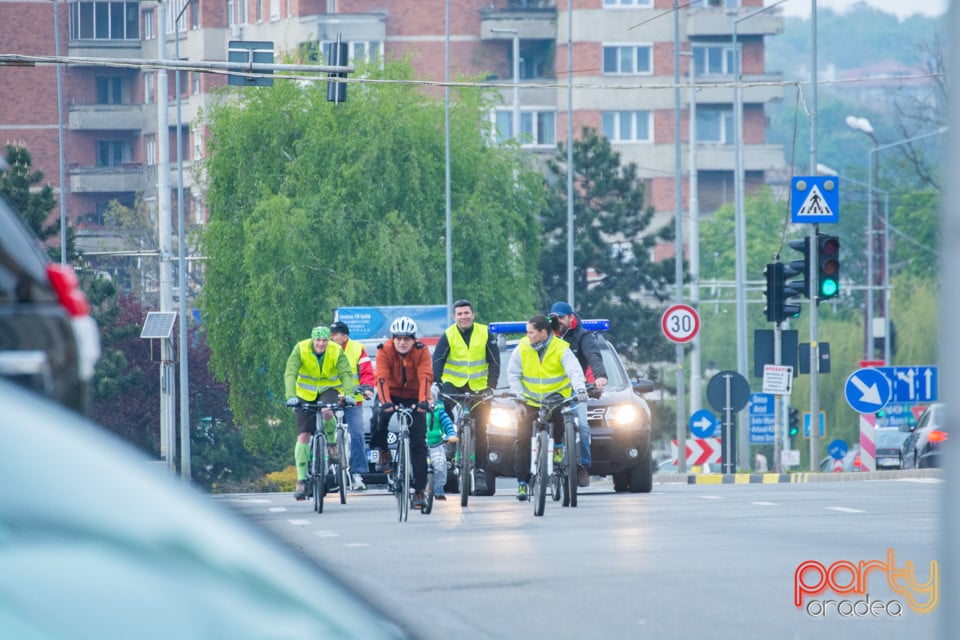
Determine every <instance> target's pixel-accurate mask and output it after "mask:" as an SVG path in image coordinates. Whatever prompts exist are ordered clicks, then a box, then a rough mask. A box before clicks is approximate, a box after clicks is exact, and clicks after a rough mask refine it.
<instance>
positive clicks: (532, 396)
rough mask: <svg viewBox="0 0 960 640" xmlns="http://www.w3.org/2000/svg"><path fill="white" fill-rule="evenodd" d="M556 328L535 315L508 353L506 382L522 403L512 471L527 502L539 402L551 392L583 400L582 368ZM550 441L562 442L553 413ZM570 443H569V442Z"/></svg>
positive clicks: (559, 424) (520, 496)
mask: <svg viewBox="0 0 960 640" xmlns="http://www.w3.org/2000/svg"><path fill="white" fill-rule="evenodd" d="M559 328H560V323H559V321H558V320H557V318H556V316H551V318H550V320H548V319H547V318H546V316H543V315H536V316H533V317H532V318H530V319H529V320H528V321H527V335H526V337H524V338H521V339H520V342H519V343H518V344H517V347H516V348H515V349H514V350H513V353H512V354H510V362H509V364H508V365H507V381H508V382H509V383H510V391H511V392H513V393H515V394H517V395H518V396H521V397H523V399H524V400H525V404H524V405H523V412H522V415H521V417H520V419H519V420H518V421H517V441H516V443H515V444H514V465H513V467H514V471H515V472H516V474H517V500H520V501H521V502H522V501H524V500H526V499H527V482H528V481H529V480H530V435H531V430H532V429H533V421H534V419H535V418H536V416H537V411H538V410H539V408H540V405H541V404H542V403H543V400H544V399H545V398H546V397H547V396H549V395H551V394H554V393H559V394H560V395H562V396H563V397H564V398H569V397H570V396H571V394H574V393H575V394H576V395H577V400H578V401H579V402H586V401H587V381H586V379H585V378H584V377H583V369H581V368H580V363H579V362H578V361H577V356H575V355H574V354H573V351H571V349H570V345H569V344H567V343H566V342H564V341H563V339H561V338H558V337H556V336H555V335H554V332H556V331H557V329H559ZM550 421H551V422H552V424H553V439H554V442H556V443H557V444H558V445H560V444H562V443H563V416H562V415H561V413H560V412H559V411H554V412H553V414H552V415H551V416H550ZM571 444H572V443H571Z"/></svg>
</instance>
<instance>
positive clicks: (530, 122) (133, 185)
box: [0, 0, 785, 237]
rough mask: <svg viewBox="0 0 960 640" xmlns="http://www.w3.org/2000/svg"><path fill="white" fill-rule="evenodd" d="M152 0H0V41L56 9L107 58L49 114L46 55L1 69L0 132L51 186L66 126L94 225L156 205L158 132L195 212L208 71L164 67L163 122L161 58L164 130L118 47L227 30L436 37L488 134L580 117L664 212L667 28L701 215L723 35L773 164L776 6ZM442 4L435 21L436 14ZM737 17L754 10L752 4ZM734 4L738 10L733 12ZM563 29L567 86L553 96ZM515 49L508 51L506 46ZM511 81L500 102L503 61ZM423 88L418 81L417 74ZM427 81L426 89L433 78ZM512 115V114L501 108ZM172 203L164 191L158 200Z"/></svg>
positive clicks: (548, 133)
mask: <svg viewBox="0 0 960 640" xmlns="http://www.w3.org/2000/svg"><path fill="white" fill-rule="evenodd" d="M680 5H681V7H682V8H681V9H679V24H680V28H679V34H675V28H674V13H673V8H674V0H572V7H571V6H569V5H568V0H449V2H447V1H446V0H192V1H188V0H167V1H166V2H165V5H164V13H165V19H164V24H159V19H160V18H159V12H158V4H157V2H155V1H153V0H149V1H147V0H144V1H142V2H141V1H138V0H125V1H124V0H120V1H116V0H114V1H107V0H60V1H59V2H56V1H55V2H50V1H49V0H43V1H40V0H0V52H2V53H18V54H27V55H53V54H54V53H55V50H56V41H55V39H54V33H55V28H54V25H55V13H58V14H59V27H60V31H59V37H60V49H61V53H62V55H69V56H71V57H74V58H78V57H84V58H98V59H107V60H112V61H113V62H114V63H116V64H115V65H110V66H104V65H102V64H99V63H97V64H89V63H84V62H78V63H75V64H71V65H70V66H65V67H63V70H62V84H61V87H62V96H63V99H62V102H63V110H62V114H61V113H59V112H58V109H57V84H58V83H57V77H56V70H55V67H53V66H49V65H41V66H35V67H29V66H27V67H21V66H16V67H10V66H7V67H0V93H2V95H3V99H2V100H0V143H4V144H5V143H8V142H14V143H17V144H22V145H24V146H26V147H28V148H29V149H30V151H31V152H32V153H33V159H34V166H35V167H37V168H39V169H41V170H43V171H44V173H45V174H46V180H47V181H48V182H50V183H51V184H53V185H55V187H56V188H58V189H60V186H61V185H59V173H60V160H59V142H58V130H59V122H60V121H61V120H62V122H63V127H64V156H65V160H64V164H65V166H64V173H65V184H64V185H63V188H62V189H60V193H61V194H62V196H63V197H64V198H66V202H67V210H68V215H69V217H70V218H71V220H72V221H73V223H74V224H76V225H78V226H79V227H80V228H81V231H82V233H83V234H86V235H87V236H89V237H94V236H96V235H97V234H98V233H102V232H103V229H102V223H103V212H104V211H105V210H106V207H107V206H108V203H109V202H110V201H111V200H113V199H117V200H119V201H120V202H123V203H125V204H132V203H133V201H134V199H135V198H136V197H137V196H138V195H140V196H142V197H143V199H144V200H145V201H147V202H148V203H150V202H156V200H157V196H156V190H157V182H158V180H157V178H158V174H157V170H158V149H159V147H160V146H161V145H160V144H159V143H160V138H159V136H160V135H163V136H166V140H167V142H168V143H169V150H170V158H171V164H170V171H171V175H170V180H169V184H170V186H171V188H174V189H175V188H176V185H177V171H176V169H177V163H176V155H175V154H176V148H177V140H178V136H179V140H180V144H181V148H182V149H183V166H184V171H183V175H184V189H185V193H186V197H185V214H186V217H187V219H188V220H190V221H194V222H202V221H203V218H204V215H205V213H204V207H203V194H202V192H201V190H200V189H199V188H197V186H196V185H195V184H194V175H193V171H192V169H193V168H194V166H195V165H196V162H197V161H198V160H200V159H201V158H202V157H203V153H204V131H203V129H202V128H201V127H199V126H198V125H197V124H196V121H197V116H198V113H199V112H200V110H201V109H202V108H203V107H204V106H205V105H206V104H207V102H208V100H209V97H210V91H211V89H213V88H214V87H217V86H222V85H224V84H226V80H225V78H224V77H223V76H222V75H215V74H205V73H192V72H191V73H183V74H181V75H180V100H179V106H180V110H181V118H180V122H181V124H180V127H179V128H178V127H177V126H176V122H177V118H176V104H177V102H178V101H177V100H176V89H175V88H176V81H177V77H176V73H175V72H173V71H171V72H170V73H169V74H167V75H168V90H167V101H166V104H167V123H168V127H167V129H168V130H167V131H164V132H158V125H157V122H158V117H157V115H158V114H157V105H158V96H157V86H158V82H157V81H158V76H159V75H160V72H159V71H157V70H155V69H148V68H143V67H138V66H135V65H133V66H131V65H127V64H124V63H126V62H127V61H131V60H132V61H137V60H141V61H147V60H157V59H160V58H164V59H173V58H174V57H175V51H179V55H180V58H181V59H184V60H205V61H222V60H226V59H227V49H228V43H229V42H230V41H231V40H261V41H271V42H273V43H274V45H275V50H276V51H277V53H278V54H279V53H282V52H293V51H296V50H297V49H299V48H301V47H307V48H308V50H312V51H316V52H320V51H324V52H326V51H329V48H330V45H331V43H332V42H334V41H335V40H336V38H337V36H338V35H339V36H340V37H341V38H342V40H343V41H345V42H347V43H348V47H349V53H350V56H351V62H352V61H354V60H356V59H360V58H365V59H370V58H373V57H376V56H384V57H386V58H399V57H404V56H409V57H410V59H411V60H412V63H413V65H414V67H415V69H416V71H417V74H418V76H419V77H420V78H422V79H424V80H427V81H436V82H440V81H442V80H443V79H444V60H445V58H444V52H445V48H446V47H447V46H449V51H450V59H451V69H450V73H451V78H453V79H456V78H458V77H462V76H470V77H483V78H487V79H488V80H489V81H490V82H493V83H502V84H504V85H505V86H504V87H503V89H502V91H501V93H502V95H503V103H502V105H501V106H500V107H499V108H498V109H497V110H496V112H495V113H492V114H491V117H490V118H491V119H490V123H491V130H492V131H495V134H496V136H497V137H498V138H500V139H507V138H510V137H512V136H513V135H514V128H515V125H514V122H515V120H518V121H519V126H520V130H521V132H522V133H523V134H524V138H523V139H524V141H525V145H524V146H525V147H526V148H528V149H529V150H530V152H531V153H537V154H552V153H553V152H554V150H555V148H556V144H557V142H560V141H565V140H566V138H567V128H568V118H569V117H571V113H572V119H573V120H572V124H573V131H574V135H575V136H576V135H579V132H580V131H581V129H582V128H583V127H593V128H595V129H597V130H598V131H600V132H601V133H602V134H604V135H606V136H607V137H608V138H609V139H610V141H611V142H612V143H613V146H614V148H615V149H616V150H617V151H618V152H620V154H621V156H622V159H623V161H624V162H634V163H636V164H637V165H638V168H639V176H640V178H641V179H643V180H644V181H645V183H646V185H647V193H648V197H649V202H650V204H652V205H653V206H654V208H655V210H656V211H657V212H658V214H660V219H661V221H662V222H668V221H670V220H672V218H673V212H674V210H675V207H676V204H675V182H674V179H675V175H674V174H675V169H674V167H675V160H676V155H675V153H676V146H675V135H674V133H675V116H674V114H675V107H676V104H675V92H674V90H673V86H674V49H675V39H678V40H679V46H680V50H681V52H682V54H683V55H682V56H681V58H680V72H681V79H682V82H683V83H684V84H685V85H689V81H690V80H689V79H690V77H691V74H690V65H691V64H692V65H693V67H694V68H693V72H694V73H693V77H694V78H695V80H696V82H697V83H698V84H699V85H700V86H699V88H698V90H697V91H696V92H695V98H694V99H695V101H696V125H697V126H696V131H697V145H696V154H695V155H696V166H697V175H698V181H697V183H698V198H699V202H700V210H701V212H702V213H703V214H704V215H708V214H709V213H711V212H712V211H713V210H715V209H716V208H717V207H719V206H720V205H722V204H725V203H729V202H732V200H733V193H734V188H733V184H734V167H735V152H736V148H737V145H736V141H735V139H734V109H733V107H734V90H733V88H732V86H733V80H734V61H735V57H734V45H733V36H734V33H736V34H737V41H738V44H739V48H740V50H741V57H742V67H741V74H742V80H743V84H742V85H741V86H742V90H741V95H742V101H743V113H744V118H743V125H744V126H743V136H742V140H743V145H742V146H743V158H744V161H743V166H744V170H745V176H746V188H747V190H749V189H750V188H752V187H753V186H756V185H759V184H761V183H763V181H764V176H765V174H766V173H767V172H776V171H782V170H783V169H784V167H785V161H784V154H783V149H782V148H781V147H780V146H777V145H768V144H765V142H764V129H765V124H766V118H765V114H764V107H765V105H766V104H767V103H769V102H772V101H775V100H780V99H782V95H783V90H782V88H781V87H780V86H779V85H778V84H777V83H776V81H777V80H779V75H778V74H774V73H769V72H767V70H766V69H765V66H764V41H765V38H766V37H768V36H772V35H776V34H778V33H781V32H782V29H783V18H782V15H780V14H779V13H778V10H776V9H773V10H770V11H758V10H759V9H761V8H762V7H763V0H700V2H695V3H692V4H690V3H686V2H683V3H680ZM448 6H449V11H450V33H449V39H447V37H446V22H445V13H446V9H447V7H448ZM750 14H753V15H750ZM748 16H749V17H748ZM568 42H572V58H573V65H572V78H573V83H574V89H573V90H572V92H570V93H571V94H572V110H571V103H570V102H569V100H568V89H567V88H566V81H567V77H568V67H567V51H568ZM515 48H516V49H519V59H517V60H514V53H513V52H514V50H515ZM515 70H516V71H517V73H518V76H519V77H518V78H517V79H518V80H519V83H520V84H521V88H520V89H519V90H518V91H516V99H517V101H516V104H515V103H514V95H515V92H514V89H513V86H512V85H513V84H514V79H515V78H514V71H515ZM428 90H429V89H428ZM435 90H437V91H438V93H439V90H438V89H435ZM693 95H694V94H693V92H691V91H690V89H689V86H685V87H684V88H683V90H682V91H681V96H682V97H681V103H680V114H681V115H680V117H681V127H680V130H681V132H682V133H681V148H680V153H681V164H682V167H683V169H682V175H681V176H680V179H681V181H682V194H683V195H682V203H681V207H683V208H684V209H685V208H686V207H685V204H684V203H686V202H687V199H688V197H689V193H688V185H689V171H690V166H691V162H690V160H691V153H690V152H691V150H690V148H689V139H688V134H689V114H690V112H691V109H690V107H691V97H692V96H693ZM517 116H519V117H517ZM171 202H172V203H173V205H172V206H173V207H176V202H177V199H176V197H172V198H171Z"/></svg>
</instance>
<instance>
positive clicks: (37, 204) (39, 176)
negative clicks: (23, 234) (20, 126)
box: [0, 144, 78, 261]
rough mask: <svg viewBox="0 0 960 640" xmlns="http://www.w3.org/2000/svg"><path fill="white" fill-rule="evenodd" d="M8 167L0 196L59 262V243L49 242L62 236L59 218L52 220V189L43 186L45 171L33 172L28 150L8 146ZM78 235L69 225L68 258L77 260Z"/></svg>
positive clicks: (2, 175)
mask: <svg viewBox="0 0 960 640" xmlns="http://www.w3.org/2000/svg"><path fill="white" fill-rule="evenodd" d="M4 157H5V158H6V161H7V168H6V169H3V168H2V166H0V195H2V196H3V197H4V198H6V200H7V202H9V203H10V206H11V207H13V210H14V211H17V212H19V213H20V217H21V218H23V221H24V222H26V223H27V226H28V227H30V229H31V231H33V233H34V234H35V235H36V236H37V238H39V239H40V242H41V243H43V244H44V245H46V246H47V253H48V254H49V255H50V257H51V259H53V260H59V259H60V244H59V243H55V244H54V243H49V244H48V241H50V240H51V239H52V238H55V237H59V235H60V218H59V217H57V218H55V219H53V220H52V221H49V222H48V220H50V213H51V212H52V211H53V208H54V207H56V206H57V199H56V198H55V197H54V195H53V187H51V186H50V185H49V184H42V183H43V179H44V174H43V171H40V170H39V169H33V156H31V155H30V151H29V150H27V149H26V148H25V147H20V146H17V145H15V144H8V145H7V146H6V149H5V150H4ZM74 247H75V232H74V230H73V227H70V226H67V257H68V258H69V259H70V260H71V261H75V260H76V259H77V257H78V256H77V253H76V250H75V248H74Z"/></svg>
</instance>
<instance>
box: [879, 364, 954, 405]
mask: <svg viewBox="0 0 960 640" xmlns="http://www.w3.org/2000/svg"><path fill="white" fill-rule="evenodd" d="M877 368H878V369H879V370H880V372H881V373H883V374H884V375H885V376H887V378H888V379H889V380H890V386H891V392H890V402H895V403H898V404H901V403H910V402H936V401H937V400H938V399H939V389H938V387H939V377H940V376H939V375H937V368H936V367H917V366H910V367H877Z"/></svg>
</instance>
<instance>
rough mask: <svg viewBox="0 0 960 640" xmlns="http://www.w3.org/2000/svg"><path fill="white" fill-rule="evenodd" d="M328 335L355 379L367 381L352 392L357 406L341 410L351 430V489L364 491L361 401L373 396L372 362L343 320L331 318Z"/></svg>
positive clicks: (365, 468)
mask: <svg viewBox="0 0 960 640" xmlns="http://www.w3.org/2000/svg"><path fill="white" fill-rule="evenodd" d="M330 339H331V340H333V341H334V342H336V343H337V344H338V345H340V348H341V349H343V352H344V353H345V354H346V355H347V360H349V361H350V371H351V373H352V374H353V376H354V378H353V379H354V381H355V382H356V381H358V380H359V382H360V384H362V385H367V386H369V387H370V389H368V390H366V391H364V392H363V393H358V394H356V395H354V396H353V397H354V399H355V400H356V401H357V404H356V406H353V407H347V408H346V409H345V410H344V412H343V420H344V422H346V423H347V429H349V431H350V472H351V474H352V481H353V482H352V487H351V488H352V489H353V490H354V491H365V490H366V489H367V485H366V484H364V482H363V475H362V474H364V473H367V472H369V471H370V463H369V462H368V461H367V447H366V443H365V442H364V441H363V408H362V406H361V405H363V401H364V400H365V399H366V400H370V399H372V398H373V389H374V384H375V381H374V378H373V363H372V362H371V361H370V356H368V355H367V350H366V349H365V348H364V347H363V344H361V343H360V342H357V341H356V340H351V339H350V327H348V326H347V325H346V323H344V322H334V323H333V324H331V325H330Z"/></svg>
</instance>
